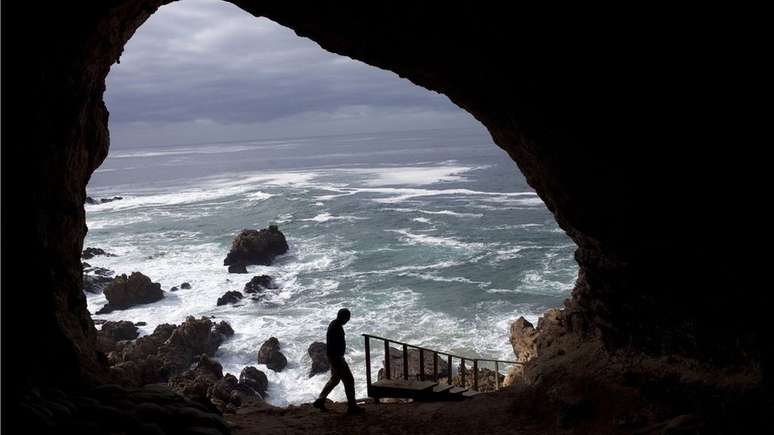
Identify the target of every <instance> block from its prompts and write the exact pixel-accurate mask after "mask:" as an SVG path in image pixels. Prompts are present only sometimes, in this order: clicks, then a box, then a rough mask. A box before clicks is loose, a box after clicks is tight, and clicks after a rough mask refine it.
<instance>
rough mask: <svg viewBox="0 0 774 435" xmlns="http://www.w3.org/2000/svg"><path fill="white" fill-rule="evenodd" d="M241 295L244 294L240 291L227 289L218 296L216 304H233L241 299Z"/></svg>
mask: <svg viewBox="0 0 774 435" xmlns="http://www.w3.org/2000/svg"><path fill="white" fill-rule="evenodd" d="M243 297H244V295H242V293H239V292H238V291H228V292H226V293H223V296H221V297H219V298H218V301H217V303H216V305H217V306H221V305H228V304H235V303H237V302H239V301H241V300H242V298H243Z"/></svg>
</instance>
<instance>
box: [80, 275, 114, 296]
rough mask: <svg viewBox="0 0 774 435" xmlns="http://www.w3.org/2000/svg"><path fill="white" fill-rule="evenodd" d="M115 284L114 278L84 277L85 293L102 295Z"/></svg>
mask: <svg viewBox="0 0 774 435" xmlns="http://www.w3.org/2000/svg"><path fill="white" fill-rule="evenodd" d="M112 282H113V278H110V277H108V276H99V275H86V274H84V275H83V291H85V292H88V293H102V292H103V291H104V290H105V288H106V287H107V286H108V285H110V283H112Z"/></svg>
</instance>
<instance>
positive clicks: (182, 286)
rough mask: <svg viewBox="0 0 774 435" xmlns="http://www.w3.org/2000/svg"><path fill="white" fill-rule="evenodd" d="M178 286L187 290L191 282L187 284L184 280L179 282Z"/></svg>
mask: <svg viewBox="0 0 774 435" xmlns="http://www.w3.org/2000/svg"><path fill="white" fill-rule="evenodd" d="M180 288H181V289H183V290H189V289H190V288H191V284H189V283H187V282H184V283H182V284H180Z"/></svg>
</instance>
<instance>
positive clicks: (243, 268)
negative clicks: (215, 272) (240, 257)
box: [228, 264, 247, 273]
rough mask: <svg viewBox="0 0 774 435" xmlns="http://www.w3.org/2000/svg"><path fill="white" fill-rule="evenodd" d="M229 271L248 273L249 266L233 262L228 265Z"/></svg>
mask: <svg viewBox="0 0 774 435" xmlns="http://www.w3.org/2000/svg"><path fill="white" fill-rule="evenodd" d="M228 273H247V266H245V265H244V264H232V265H230V266H229V267H228Z"/></svg>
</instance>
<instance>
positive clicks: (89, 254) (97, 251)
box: [81, 248, 116, 260]
mask: <svg viewBox="0 0 774 435" xmlns="http://www.w3.org/2000/svg"><path fill="white" fill-rule="evenodd" d="M97 255H104V256H106V257H115V256H116V255H115V254H111V253H109V252H107V251H105V250H104V249H102V248H86V249H84V250H83V252H82V253H81V258H83V259H84V260H88V259H90V258H94V257H96V256H97Z"/></svg>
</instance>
